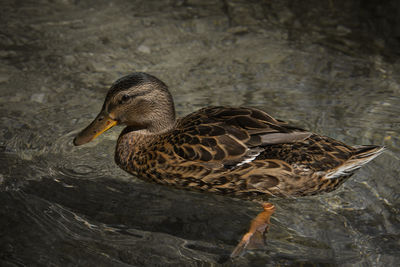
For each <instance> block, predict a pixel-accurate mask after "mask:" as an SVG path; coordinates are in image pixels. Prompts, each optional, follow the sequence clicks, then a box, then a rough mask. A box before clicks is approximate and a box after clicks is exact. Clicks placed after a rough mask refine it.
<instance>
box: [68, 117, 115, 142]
mask: <svg viewBox="0 0 400 267" xmlns="http://www.w3.org/2000/svg"><path fill="white" fill-rule="evenodd" d="M117 123H118V122H117V121H116V120H113V119H111V117H110V115H108V114H107V113H106V112H104V111H102V112H100V114H99V115H97V117H96V118H95V119H94V120H93V121H92V123H91V124H89V126H88V127H86V128H85V129H83V130H82V131H81V132H80V133H79V134H78V135H77V136H76V137H75V139H74V145H76V146H80V145H83V144H86V143H88V142H90V141H92V140H93V139H95V138H96V137H97V136H99V135H100V134H102V133H104V132H105V131H107V130H108V129H110V128H112V127H113V126H115V125H117Z"/></svg>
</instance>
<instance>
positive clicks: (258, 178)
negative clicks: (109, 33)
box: [74, 73, 383, 200]
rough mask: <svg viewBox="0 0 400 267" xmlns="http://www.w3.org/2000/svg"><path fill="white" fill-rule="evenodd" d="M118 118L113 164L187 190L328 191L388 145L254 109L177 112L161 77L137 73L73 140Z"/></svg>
mask: <svg viewBox="0 0 400 267" xmlns="http://www.w3.org/2000/svg"><path fill="white" fill-rule="evenodd" d="M115 124H125V125H127V127H126V128H125V129H124V130H123V132H122V133H121V135H120V137H119V139H118V143H117V147H116V153H115V161H116V163H117V164H118V165H119V166H120V167H121V168H122V169H124V170H126V171H127V172H129V173H132V174H134V175H136V176H137V177H139V178H140V179H143V180H147V181H150V182H155V183H159V184H165V185H170V186H174V187H177V188H182V189H192V190H198V191H206V192H213V193H218V194H223V195H228V196H232V197H240V198H246V199H259V200H263V199H265V198H268V197H270V196H280V197H285V196H304V195H313V194H318V193H321V192H329V191H332V190H333V189H335V188H336V187H337V186H339V185H340V184H341V183H342V182H343V181H344V180H345V179H346V178H348V177H349V176H351V175H352V174H353V172H354V171H355V170H356V169H358V168H360V167H361V166H362V165H363V164H365V163H367V162H368V161H370V160H371V159H373V158H374V157H376V156H377V155H378V154H380V153H381V152H382V151H383V147H379V146H358V147H351V146H348V145H346V144H344V143H342V142H339V141H336V140H333V139H331V138H329V137H326V136H320V135H318V134H315V133H311V132H309V131H306V130H303V129H300V128H297V127H293V126H291V125H289V124H287V123H285V122H283V121H280V120H276V119H274V118H273V117H271V116H270V115H268V114H267V113H265V112H264V111H261V110H258V109H255V108H245V107H239V108H233V107H207V108H203V109H201V110H199V111H196V112H194V113H191V114H189V115H187V116H186V117H184V118H180V119H177V120H176V119H175V110H174V106H173V100H172V97H171V95H170V93H169V91H168V89H167V87H166V85H165V84H164V83H162V82H161V81H159V80H158V79H157V78H155V77H153V76H151V75H148V74H145V73H133V74H131V75H128V76H125V77H123V78H121V79H120V80H118V81H117V82H115V83H114V84H113V86H112V87H111V89H110V91H109V93H108V95H107V97H106V101H105V103H104V105H103V108H102V111H101V112H100V114H99V115H98V117H97V118H96V119H95V120H94V121H93V122H92V123H91V124H90V125H89V126H88V127H87V128H86V129H84V130H83V131H82V132H81V133H80V134H79V135H78V136H77V137H76V138H75V140H74V143H75V144H76V145H81V144H84V143H86V142H89V141H90V140H92V139H93V138H95V137H96V136H98V135H99V134H101V133H102V132H104V131H105V130H107V129H109V128H111V127H112V126H113V125H115Z"/></svg>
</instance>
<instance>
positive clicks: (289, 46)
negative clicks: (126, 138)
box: [0, 0, 400, 266]
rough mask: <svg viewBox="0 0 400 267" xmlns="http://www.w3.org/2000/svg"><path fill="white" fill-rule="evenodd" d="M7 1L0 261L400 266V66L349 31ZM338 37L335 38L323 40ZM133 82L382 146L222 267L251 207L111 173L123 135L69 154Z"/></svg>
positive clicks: (286, 210)
mask: <svg viewBox="0 0 400 267" xmlns="http://www.w3.org/2000/svg"><path fill="white" fill-rule="evenodd" d="M6 2H7V3H5V4H4V6H3V10H2V11H0V12H2V15H1V16H0V17H1V18H0V20H1V21H2V25H6V26H7V27H5V28H3V29H2V31H1V33H0V57H1V59H2V60H1V62H0V88H1V90H0V92H1V95H0V102H1V107H0V115H1V118H0V121H1V125H2V127H1V128H0V171H1V172H0V190H1V193H0V203H1V207H2V208H1V209H0V229H1V230H0V241H1V242H0V262H1V265H6V266H23V265H30V264H32V263H34V264H35V265H45V266H48V265H57V266H64V265H74V266H76V265H79V266H93V265H96V266H130V265H133V266H168V265H171V266H172V265H174V266H176V264H179V265H188V266H190V265H193V266H197V265H211V264H213V263H223V262H225V263H226V264H233V265H237V266H263V265H267V264H271V265H276V264H295V263H314V264H326V265H342V264H349V265H350V264H360V265H362V264H369V265H373V264H377V265H383V264H387V265H388V266H393V265H395V263H396V262H397V261H398V260H399V259H400V258H399V253H398V251H399V249H400V245H399V241H398V240H399V232H400V231H399V230H400V226H399V225H400V217H399V204H400V203H399V196H400V195H399V193H398V192H399V189H400V182H399V179H398V177H399V170H400V169H399V166H400V164H399V163H400V160H399V156H400V144H399V134H400V121H399V119H398V114H399V112H400V108H399V107H400V96H399V95H400V84H399V81H400V79H399V74H398V73H399V66H400V65H399V64H398V63H393V62H395V60H394V59H393V58H392V59H391V60H389V61H388V60H387V59H386V58H383V57H381V56H380V54H379V53H364V54H361V52H357V51H358V50H357V46H355V44H354V38H355V37H354V36H356V35H352V33H353V32H354V31H355V30H354V29H352V28H346V27H345V26H343V25H342V26H341V27H339V26H334V27H333V26H332V25H333V24H334V22H332V21H331V20H332V18H329V19H330V21H328V20H327V21H326V23H322V22H321V21H320V22H321V23H322V24H321V25H319V24H315V25H314V26H313V27H316V29H314V30H313V31H312V32H311V34H310V35H307V36H308V37H309V38H305V37H304V36H305V35H301V34H300V33H301V32H300V30H299V29H298V28H296V27H297V26H296V25H297V24H296V16H295V15H296V12H294V13H293V12H292V11H293V9H290V8H289V9H287V8H286V9H285V8H283V7H282V8H283V9H282V10H283V11H279V12H278V11H277V10H278V9H274V8H278V7H276V6H274V5H271V6H265V5H264V6H261V7H260V8H259V7H258V6H257V5H262V4H261V3H259V4H257V3H252V4H249V3H247V2H246V1H245V2H243V3H241V2H231V1H226V2H227V6H224V5H222V4H220V3H216V2H215V1H207V5H203V4H202V3H203V2H204V1H202V2H200V1H190V3H189V2H187V1H172V2H173V3H169V4H171V5H169V4H168V5H167V4H165V3H163V2H161V1H160V3H158V2H152V3H148V4H144V3H145V2H144V1H143V3H142V4H138V3H135V4H134V3H133V2H130V1H124V0H120V1H114V2H109V1H96V5H91V4H90V1H88V2H86V3H80V2H79V3H75V2H74V1H50V2H47V1H44V0H43V1H39V3H36V2H35V3H32V4H30V3H28V2H27V3H23V4H22V3H19V4H18V5H17V4H16V3H14V2H12V1H6ZM8 2H9V3H8ZM208 2H209V3H208ZM38 5H39V6H38ZM317 8H318V7H317ZM158 10H164V12H160V11H158ZM258 10H264V11H263V12H264V13H263V12H261V11H258ZM279 10H281V9H279ZM291 10H292V11H291ZM269 11H271V12H269ZM271 14H275V15H274V16H273V17H271V16H272V15H271ZM336 16H338V15H337V13H336ZM306 17H307V16H306ZM311 17H312V16H311ZM345 18H346V16H345ZM303 19H304V18H301V19H300V20H299V23H302V22H304V20H303ZM338 19H343V18H342V17H340V16H338ZM340 21H341V23H344V22H343V20H340ZM288 22H290V23H288ZM282 25H286V26H287V25H291V26H290V27H294V28H295V29H296V30H295V31H294V35H293V32H291V31H290V30H289V35H290V34H292V35H291V36H288V30H287V28H285V27H282ZM307 27H308V28H307V29H310V27H311V26H310V25H307ZM324 27H327V28H328V30H327V31H326V34H327V36H325V37H326V38H325V37H324V36H321V34H325V31H323V29H325V28H324ZM343 27H344V28H343ZM349 27H350V26H349ZM292 30H293V29H292ZM349 30H350V32H349ZM352 31H353V32H352ZM335 34H336V35H335ZM333 35H334V37H335V38H334V39H335V40H336V41H337V40H338V39H340V40H341V41H342V42H341V43H340V44H338V43H337V42H336V43H332V42H328V43H327V41H329V40H331V39H332V38H331V37H332V36H333ZM299 36H300V37H299ZM293 38H294V39H295V40H299V41H298V42H297V43H296V42H293ZM349 40H353V41H352V42H353V43H352V42H350V41H349ZM346 42H347V44H348V45H346ZM378 44H379V42H378ZM332 47H333V48H335V49H332ZM338 47H339V48H340V49H339V48H338ZM369 47H370V48H371V47H375V46H374V44H371V45H369ZM378 48H379V45H376V47H375V48H374V49H372V48H371V49H372V50H373V51H376V50H377V49H378ZM346 49H348V50H346ZM378 52H379V51H378ZM385 53H387V51H386V52H385ZM388 62H392V63H388ZM131 71H147V72H149V73H152V74H154V75H156V76H158V77H159V78H161V79H162V80H164V81H165V82H166V83H167V84H168V85H169V86H170V89H171V92H172V93H173V95H174V99H175V103H176V108H177V113H178V114H179V115H184V114H187V113H189V112H191V111H194V110H196V109H198V108H201V107H203V106H206V105H233V106H235V105H236V106H238V105H247V106H253V107H259V108H261V109H263V110H266V111H268V112H269V113H271V114H272V115H274V116H275V117H278V118H281V119H284V120H288V121H291V122H292V123H294V124H297V125H299V126H302V127H304V128H307V129H309V130H312V131H316V132H318V133H321V134H325V135H329V136H331V137H333V138H337V139H339V140H342V141H345V142H346V143H349V144H354V145H355V144H377V145H381V144H385V145H386V146H387V147H388V151H387V152H386V153H385V154H383V155H382V156H380V157H379V158H377V159H375V160H374V161H373V162H371V163H370V164H368V165H367V166H365V167H363V168H362V169H361V170H360V171H359V172H358V173H357V174H356V175H355V176H353V177H352V178H351V179H350V180H349V181H347V182H346V183H345V184H344V185H343V186H341V188H340V189H338V190H337V191H335V192H332V193H330V194H326V195H321V196H316V197H307V198H299V199H272V200H271V202H273V203H274V205H275V206H276V208H277V210H276V213H275V214H274V216H273V218H272V220H271V221H272V226H271V228H270V232H269V234H268V242H267V246H266V247H265V249H263V250H260V251H255V252H252V253H248V254H247V255H245V256H244V257H242V258H239V259H236V260H235V261H234V262H230V261H229V260H228V256H229V254H230V252H231V251H232V249H233V248H234V246H235V245H236V244H237V242H238V240H239V239H240V237H241V235H242V234H243V233H244V232H245V231H246V230H247V227H248V225H249V223H250V220H251V219H252V218H253V217H254V216H255V215H256V214H257V213H258V212H259V211H260V207H259V206H258V205H256V204H254V203H251V202H246V201H240V200H233V199H229V198H224V197H221V196H214V195H210V194H200V193H195V192H186V191H179V190H175V189H170V188H165V187H162V186H158V185H152V184H147V183H143V182H141V181H140V180H138V179H136V178H134V177H131V176H130V175H128V174H126V173H124V172H123V171H122V170H120V169H119V168H118V167H117V166H116V165H115V164H114V162H113V153H114V146H115V140H116V138H117V136H118V134H119V131H120V130H121V128H119V129H118V128H117V129H113V130H112V131H110V132H107V133H106V134H105V135H104V136H102V137H100V138H98V139H96V140H94V141H93V142H92V143H89V144H87V145H85V146H82V147H74V146H73V145H72V139H73V136H74V135H75V134H76V133H77V132H78V131H79V130H80V129H82V127H84V126H85V125H86V124H87V123H88V122H89V121H90V120H91V119H93V117H94V116H95V115H96V114H97V113H98V111H99V110H100V108H101V105H102V102H103V98H104V94H105V92H106V91H107V89H108V86H109V85H110V84H111V83H112V82H113V81H114V80H115V79H116V78H118V77H120V76H122V75H124V74H126V73H129V72H131Z"/></svg>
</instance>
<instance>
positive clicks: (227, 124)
mask: <svg viewBox="0 0 400 267" xmlns="http://www.w3.org/2000/svg"><path fill="white" fill-rule="evenodd" d="M310 135H311V132H308V131H305V130H303V129H300V128H297V127H293V126H290V125H288V124H287V123H285V122H283V121H280V120H276V119H274V118H273V117H271V116H270V115H268V114H267V113H266V112H264V111H261V110H259V109H255V108H245V107H239V108H233V107H208V108H203V109H201V110H199V111H196V112H194V113H191V114H189V115H188V116H186V117H184V118H182V119H180V120H178V122H177V125H176V128H175V130H174V131H173V132H172V133H171V134H170V138H171V140H169V141H170V143H171V144H173V149H174V152H175V153H176V154H177V155H179V156H180V157H182V158H184V159H186V160H191V161H203V162H209V163H213V164H216V163H217V164H223V165H224V166H225V167H226V168H234V167H237V166H240V165H242V164H244V163H247V162H251V161H252V160H254V159H255V158H256V157H257V156H258V155H259V154H260V153H261V152H262V151H263V150H264V148H263V147H265V146H268V145H272V144H281V143H294V142H298V141H302V140H304V139H306V138H308V137H309V136H310Z"/></svg>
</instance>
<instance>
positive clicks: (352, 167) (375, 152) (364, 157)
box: [325, 145, 386, 179]
mask: <svg viewBox="0 0 400 267" xmlns="http://www.w3.org/2000/svg"><path fill="white" fill-rule="evenodd" d="M353 148H354V149H355V151H354V154H353V156H351V157H350V158H349V159H348V160H347V161H346V162H345V163H344V164H343V165H341V166H339V167H338V168H336V169H334V170H333V171H331V172H329V173H328V174H327V175H326V176H325V177H326V178H329V179H333V178H339V177H345V176H347V177H349V176H350V175H352V174H353V173H354V172H355V171H356V170H358V169H359V168H361V167H362V166H363V165H365V164H367V163H368V162H370V161H371V160H373V159H374V158H376V157H377V156H379V155H380V154H382V153H383V152H384V151H385V149H386V148H385V147H384V146H374V145H367V146H354V147H353Z"/></svg>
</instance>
